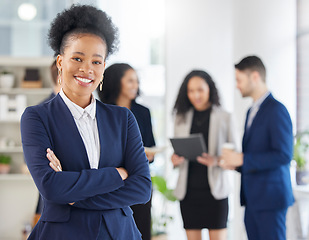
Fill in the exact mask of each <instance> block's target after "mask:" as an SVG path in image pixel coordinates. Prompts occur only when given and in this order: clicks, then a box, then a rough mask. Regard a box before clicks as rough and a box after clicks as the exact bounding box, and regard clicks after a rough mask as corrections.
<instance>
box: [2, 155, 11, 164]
mask: <svg viewBox="0 0 309 240" xmlns="http://www.w3.org/2000/svg"><path fill="white" fill-rule="evenodd" d="M10 163H11V157H10V156H7V155H0V164H10Z"/></svg>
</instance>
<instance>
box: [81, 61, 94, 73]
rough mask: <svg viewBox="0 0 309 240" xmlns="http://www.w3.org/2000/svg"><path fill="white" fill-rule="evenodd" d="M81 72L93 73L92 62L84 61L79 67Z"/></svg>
mask: <svg viewBox="0 0 309 240" xmlns="http://www.w3.org/2000/svg"><path fill="white" fill-rule="evenodd" d="M78 70H79V71H80V72H84V73H87V74H93V69H92V65H91V63H90V64H89V63H87V62H84V63H83V64H82V65H81V66H80V67H79V69H78Z"/></svg>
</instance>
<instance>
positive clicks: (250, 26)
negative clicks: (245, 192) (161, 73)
mask: <svg viewBox="0 0 309 240" xmlns="http://www.w3.org/2000/svg"><path fill="white" fill-rule="evenodd" d="M295 37H296V1H293V0H273V1H267V0H259V1H254V0H233V1H231V0H222V1H210V0H167V6H166V79H167V82H166V89H167V94H166V106H167V107H166V118H167V119H166V124H167V129H168V132H167V136H168V137H169V136H172V132H173V131H172V129H173V122H172V118H171V110H172V107H173V104H174V102H175V98H176V95H177V93H178V90H179V87H180V84H181V82H182V80H183V79H184V77H185V75H186V74H187V73H188V72H189V71H191V70H192V69H194V68H202V69H204V70H206V71H208V72H209V73H210V74H211V75H212V76H213V78H214V80H215V82H216V83H217V86H218V88H219V91H220V93H221V96H222V98H223V99H222V100H223V102H222V103H223V106H224V107H225V108H226V109H228V110H229V111H233V112H234V114H235V117H236V118H237V128H238V130H239V133H240V135H242V129H243V124H244V120H245V113H246V111H247V109H248V107H249V106H250V104H251V100H250V99H242V98H241V96H240V94H239V92H238V90H236V89H235V80H234V78H235V77H234V64H235V63H237V62H239V61H240V60H241V59H242V58H243V57H245V56H247V55H251V54H254V55H258V56H260V57H261V58H262V60H263V61H264V63H265V65H266V69H267V84H268V86H269V89H270V90H271V91H272V93H273V94H274V96H275V97H276V98H277V99H278V100H280V101H282V102H283V103H284V104H285V105H286V107H287V108H288V110H289V112H290V114H291V117H292V121H293V123H295V122H296V121H295V119H296V39H295ZM235 184H236V185H235V189H234V194H233V195H234V198H233V201H232V203H231V204H233V206H234V212H233V213H232V214H233V221H232V224H231V225H230V226H229V227H230V228H232V231H231V232H230V239H234V240H236V239H237V240H240V239H245V237H244V230H243V212H242V211H243V210H242V209H241V208H240V206H239V185H240V183H239V176H237V175H236V176H235ZM180 227H181V226H180ZM171 239H172V238H171Z"/></svg>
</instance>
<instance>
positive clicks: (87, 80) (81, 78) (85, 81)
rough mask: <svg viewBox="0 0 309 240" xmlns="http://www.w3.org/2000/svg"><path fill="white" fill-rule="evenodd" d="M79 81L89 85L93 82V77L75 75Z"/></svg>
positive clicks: (83, 84) (80, 83)
mask: <svg viewBox="0 0 309 240" xmlns="http://www.w3.org/2000/svg"><path fill="white" fill-rule="evenodd" d="M74 78H75V80H76V81H77V83H78V84H79V85H81V86H85V87H87V86H89V85H91V83H92V82H93V79H90V78H85V77H74Z"/></svg>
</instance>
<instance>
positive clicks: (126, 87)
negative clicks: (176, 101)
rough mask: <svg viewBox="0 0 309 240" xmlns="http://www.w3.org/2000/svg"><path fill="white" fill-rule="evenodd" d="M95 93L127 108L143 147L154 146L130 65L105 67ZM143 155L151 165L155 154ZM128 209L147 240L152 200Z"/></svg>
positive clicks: (105, 100)
mask: <svg viewBox="0 0 309 240" xmlns="http://www.w3.org/2000/svg"><path fill="white" fill-rule="evenodd" d="M97 90H98V95H99V98H100V100H101V101H102V102H104V103H107V104H113V105H118V106H121V107H126V108H128V109H130V110H131V111H132V112H133V114H134V116H135V118H136V120H137V123H138V126H139V128H140V131H141V135H142V140H143V144H144V147H153V146H155V140H154V137H153V132H152V124H151V116H150V111H149V109H148V108H147V107H145V106H142V105H140V104H138V103H136V101H135V99H136V98H137V97H138V96H139V81H138V77H137V74H136V71H135V70H134V69H133V68H132V67H131V66H130V65H129V64H126V63H116V64H113V65H111V66H109V67H108V68H106V69H105V72H104V79H103V89H102V91H100V90H99V89H97ZM146 155H147V158H148V160H149V162H150V163H151V162H153V160H154V154H152V153H148V152H146ZM131 208H132V210H133V212H134V213H133V217H134V219H135V222H136V225H137V227H138V229H139V230H140V232H141V233H142V239H143V240H150V238H151V199H150V201H149V202H148V203H146V204H138V205H134V206H131Z"/></svg>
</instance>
